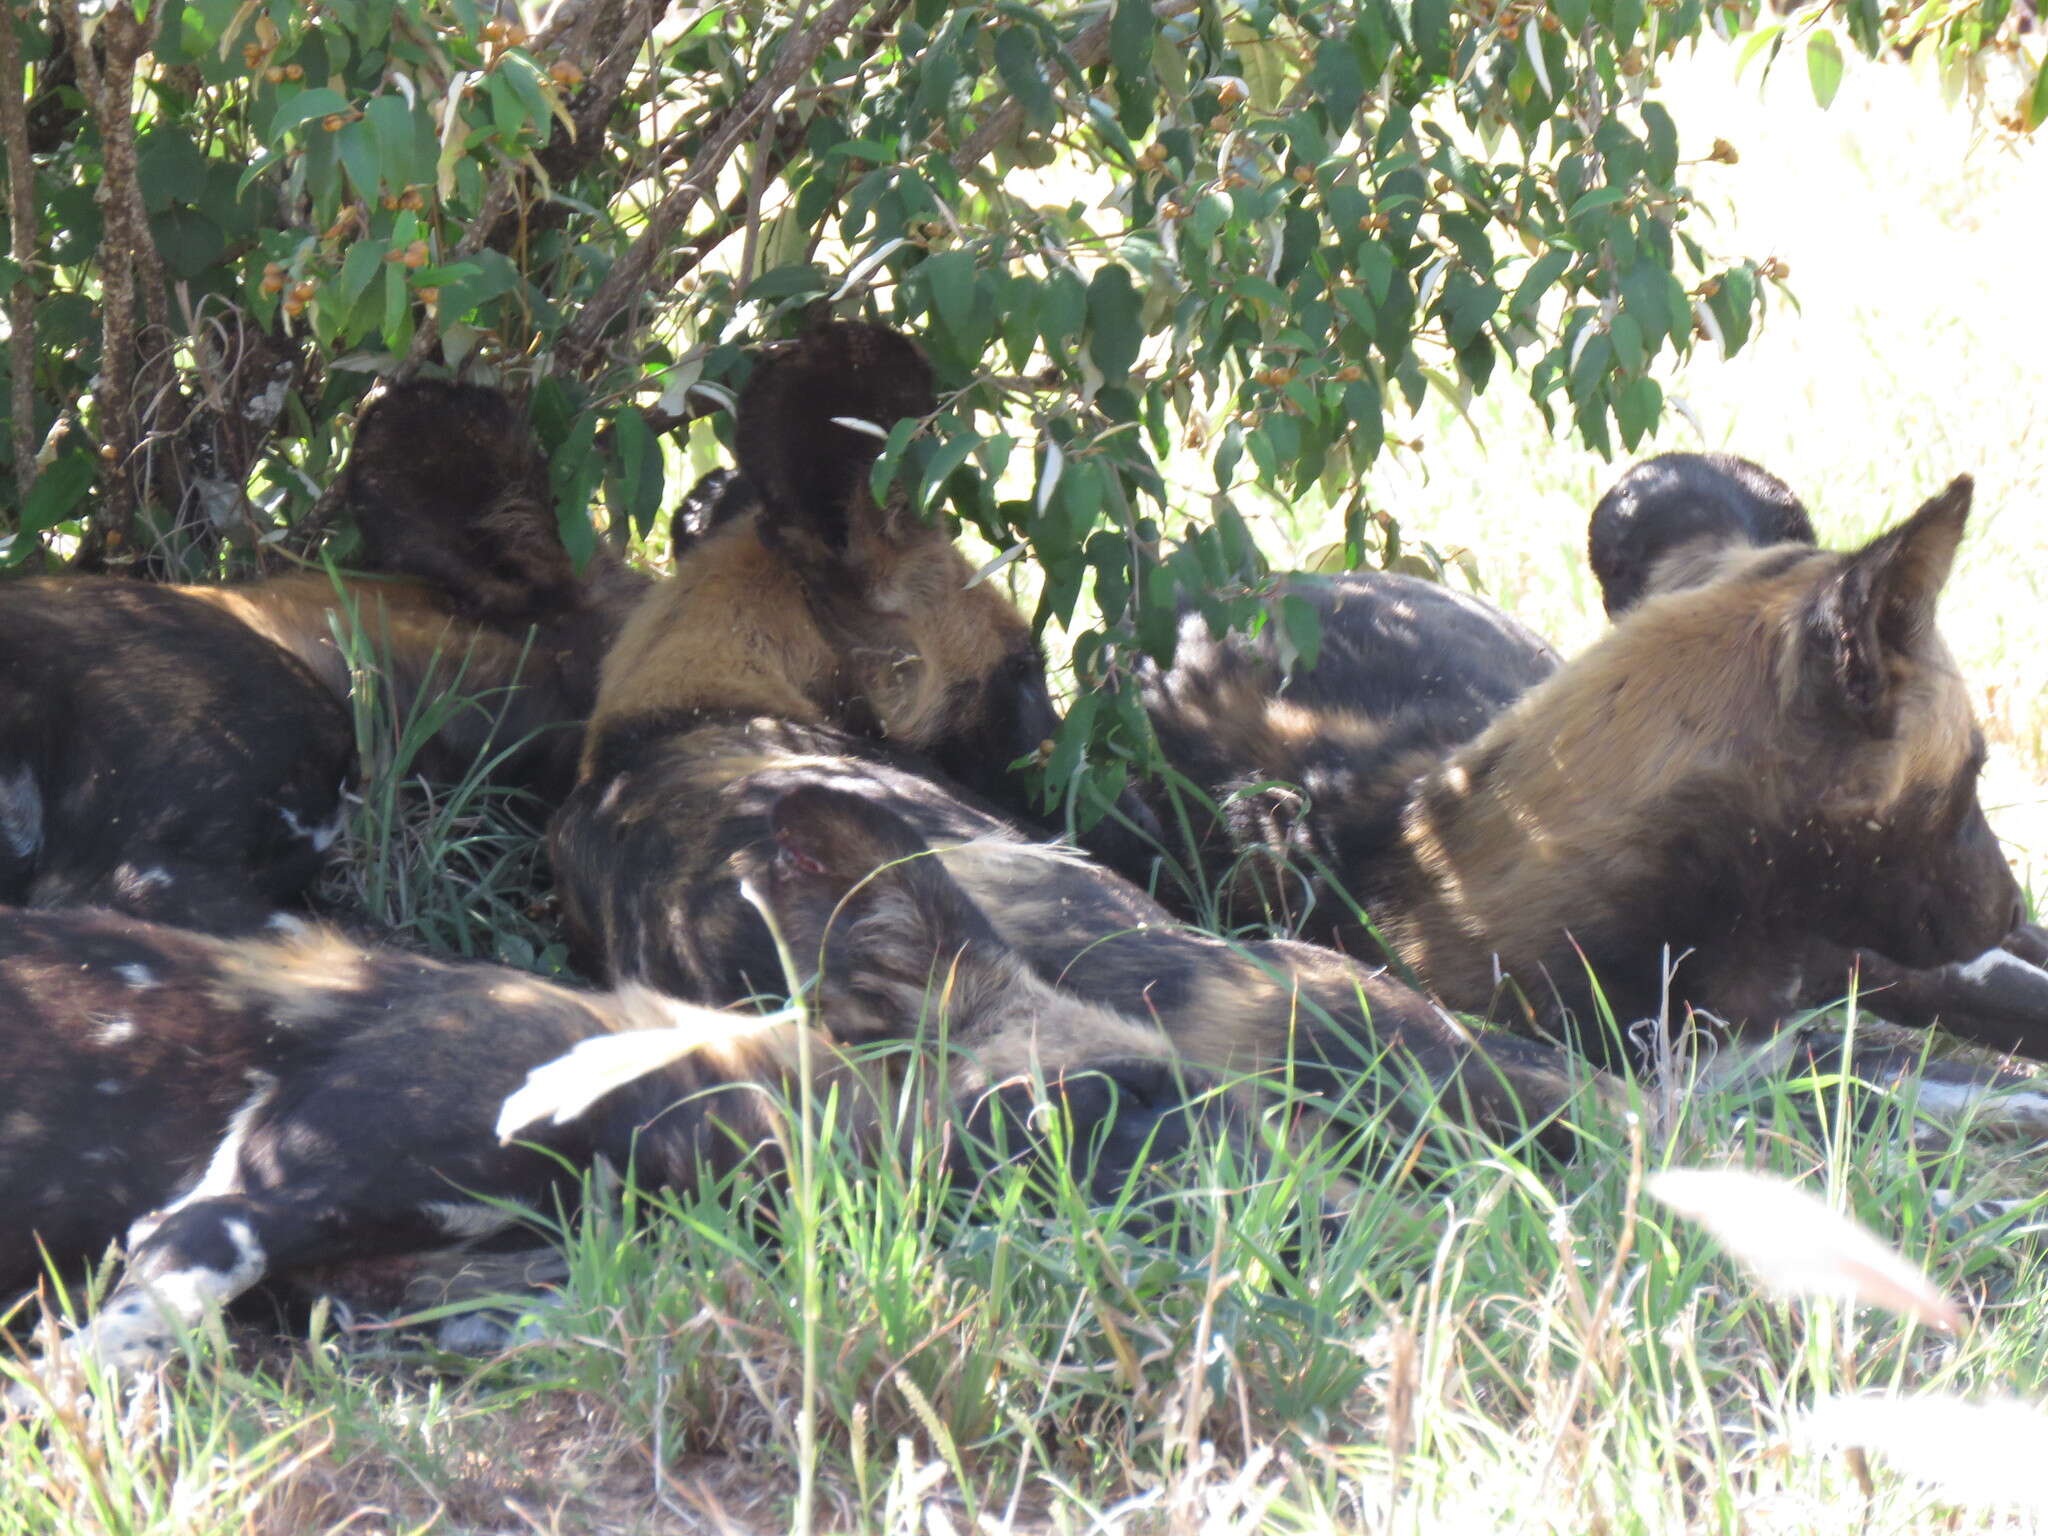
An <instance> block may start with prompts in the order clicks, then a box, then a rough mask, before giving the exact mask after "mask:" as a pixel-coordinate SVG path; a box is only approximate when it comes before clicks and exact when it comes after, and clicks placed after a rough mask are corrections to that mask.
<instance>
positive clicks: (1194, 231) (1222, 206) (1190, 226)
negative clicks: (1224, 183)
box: [1187, 192, 1230, 246]
mask: <svg viewBox="0 0 2048 1536" xmlns="http://www.w3.org/2000/svg"><path fill="white" fill-rule="evenodd" d="M1229 219H1230V199H1229V198H1227V197H1225V196H1224V195H1223V194H1222V193H1221V192H1208V193H1204V194H1203V196H1202V200H1201V201H1200V202H1198V203H1196V204H1195V211H1194V212H1193V213H1191V214H1189V215H1188V222H1187V235H1188V238H1189V239H1190V240H1192V241H1194V243H1195V244H1196V245H1198V246H1206V245H1207V244H1209V242H1210V241H1212V240H1214V239H1215V238H1216V236H1217V235H1218V234H1219V233H1221V231H1222V229H1223V226H1224V225H1225V224H1226V223H1227V222H1229Z"/></svg>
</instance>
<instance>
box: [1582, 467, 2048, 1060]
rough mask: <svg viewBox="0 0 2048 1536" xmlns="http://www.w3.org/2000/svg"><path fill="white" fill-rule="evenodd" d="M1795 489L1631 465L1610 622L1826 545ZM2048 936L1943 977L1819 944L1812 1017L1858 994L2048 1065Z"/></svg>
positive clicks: (1617, 529)
mask: <svg viewBox="0 0 2048 1536" xmlns="http://www.w3.org/2000/svg"><path fill="white" fill-rule="evenodd" d="M1815 542H1816V541H1815V538H1814V533H1813V528H1812V525H1811V523H1809V522H1808V520H1807V517H1806V510H1805V508H1804V507H1803V506H1802V505H1801V504H1800V501H1799V498H1798V497H1797V496H1796V495H1795V494H1794V493H1793V492H1792V490H1791V488H1790V487H1789V486H1787V485H1786V484H1785V482H1784V481H1782V480H1780V479H1779V478H1778V477H1777V476H1775V475H1773V474H1771V473H1770V472H1769V471H1768V470H1766V469H1764V468H1763V467H1762V466H1761V465H1758V464H1754V463H1752V462H1750V461H1749V460H1747V459H1740V458H1737V457H1735V456H1734V455H1732V454H1719V453H1717V454H1691V453H1665V454H1659V455H1657V456H1656V457H1654V458H1651V459H1646V460H1644V461H1643V462H1642V463H1640V464H1635V465H1631V466H1630V467H1629V469H1628V470H1627V471H1626V472H1624V473H1623V474H1622V476H1621V478H1620V479H1618V480H1617V481H1616V482H1615V483H1614V485H1613V486H1612V487H1611V488H1610V489H1609V490H1608V491H1607V493H1606V494H1605V495H1603V496H1602V497H1601V498H1600V501H1599V503H1598V504H1597V505H1596V506H1595V507H1594V509H1593V516H1592V520H1591V522H1590V524H1589V526H1588V529H1587V539H1586V549H1587V557H1588V562H1589V563H1590V565H1591V566H1592V569H1593V573H1594V575H1595V576H1596V577H1597V578H1598V580H1599V582H1600V594H1601V597H1602V599H1603V601H1604V602H1605V604H1606V607H1607V612H1608V614H1609V616H1610V617H1613V618H1617V619H1618V618H1620V617H1621V616H1622V615H1624V614H1626V613H1627V612H1628V611H1629V610H1630V609H1632V608H1634V607H1635V606H1636V605H1637V604H1638V603H1640V602H1641V601H1642V600H1643V599H1644V598H1645V597H1646V596H1649V595H1652V594H1654V593H1657V592H1669V591H1677V590H1680V589H1682V588H1684V587H1688V586H1692V585H1694V584H1696V583H1698V582H1700V581H1704V580H1709V579H1711V578H1712V577H1713V576H1714V574H1715V573H1716V571H1717V570H1718V569H1719V567H1720V564H1721V562H1722V561H1723V560H1724V559H1725V558H1726V557H1727V556H1728V554H1729V553H1730V552H1731V551H1733V552H1737V553H1739V552H1741V551H1743V550H1747V549H1752V548H1755V549H1761V548H1767V547H1769V546H1771V545H1773V544H1783V543H1793V544H1804V545H1808V546H1811V545H1813V544H1814V543H1815ZM2044 962H2048V931H2044V930H2043V929H2042V928H2041V927H2040V926H2039V925H2037V924H2033V923H2026V924H2022V925H2021V926H2020V927H2018V928H2016V929H2014V930H2013V932H2011V933H2010V934H2008V935H2006V937H2005V939H2004V940H2003V941H2002V942H2001V944H2000V945H1999V947H1998V948H1996V949H1990V950H1986V951H1985V952H1984V953H1983V954H1981V955H1979V956H1977V957H1976V958H1975V959H1972V960H1968V961H1964V962H1961V963H1959V964H1956V965H1945V966H1937V967H1935V968H1933V969H1931V970H1929V969H1922V968H1915V967H1912V966H1905V965H1900V964H1898V963H1897V962H1896V961H1892V960H1888V959H1886V958H1885V957H1884V956H1882V955H1879V954H1876V953H1874V952H1873V951H1870V950H1867V949H1866V950H1858V951H1854V952H1851V951H1847V950H1844V949H1843V948H1842V947H1841V946H1839V945H1830V944H1827V943H1826V942H1825V941H1821V942H1817V943H1816V945H1815V947H1814V950H1813V953H1812V956H1811V958H1810V960H1809V961H1808V963H1807V965H1806V967H1805V971H1806V988H1805V994H1804V996H1803V997H1802V998H1801V1003H1802V1005H1803V1006H1806V1007H1811V1008H1820V1007H1825V1006H1826V1005H1828V1004H1829V1003H1832V1002H1833V1001H1835V1000H1836V999H1837V998H1840V997H1843V996H1846V995H1847V994H1848V992H1849V990H1850V988H1851V986H1852V985H1853V986H1855V987H1856V989H1857V991H1858V994H1859V997H1860V1000H1861V1002H1862V1004H1863V1006H1864V1007H1866V1008H1867V1009H1869V1010H1871V1011H1872V1012H1875V1013H1879V1014H1882V1015H1883V1016H1884V1017H1886V1018H1888V1019H1891V1020H1893V1021H1894V1022H1896V1023H1900V1024H1914V1025H1921V1026H1929V1025H1937V1024H1938V1025H1941V1026H1943V1027H1945V1028H1947V1029H1948V1030H1950V1031H1951V1032H1952V1033H1954V1034H1957V1035H1960V1036H1962V1037H1964V1038H1965V1039H1968V1040H1973V1041H1976V1042H1978V1043H1979V1044H1983V1045H1988V1046H1992V1047H1994V1048H1995V1049H1998V1050H2001V1051H2017V1052H2019V1053H2020V1054H2022V1055H2026V1056H2032V1057H2035V1058H2038V1059H2048V969H2043V964H2044Z"/></svg>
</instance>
